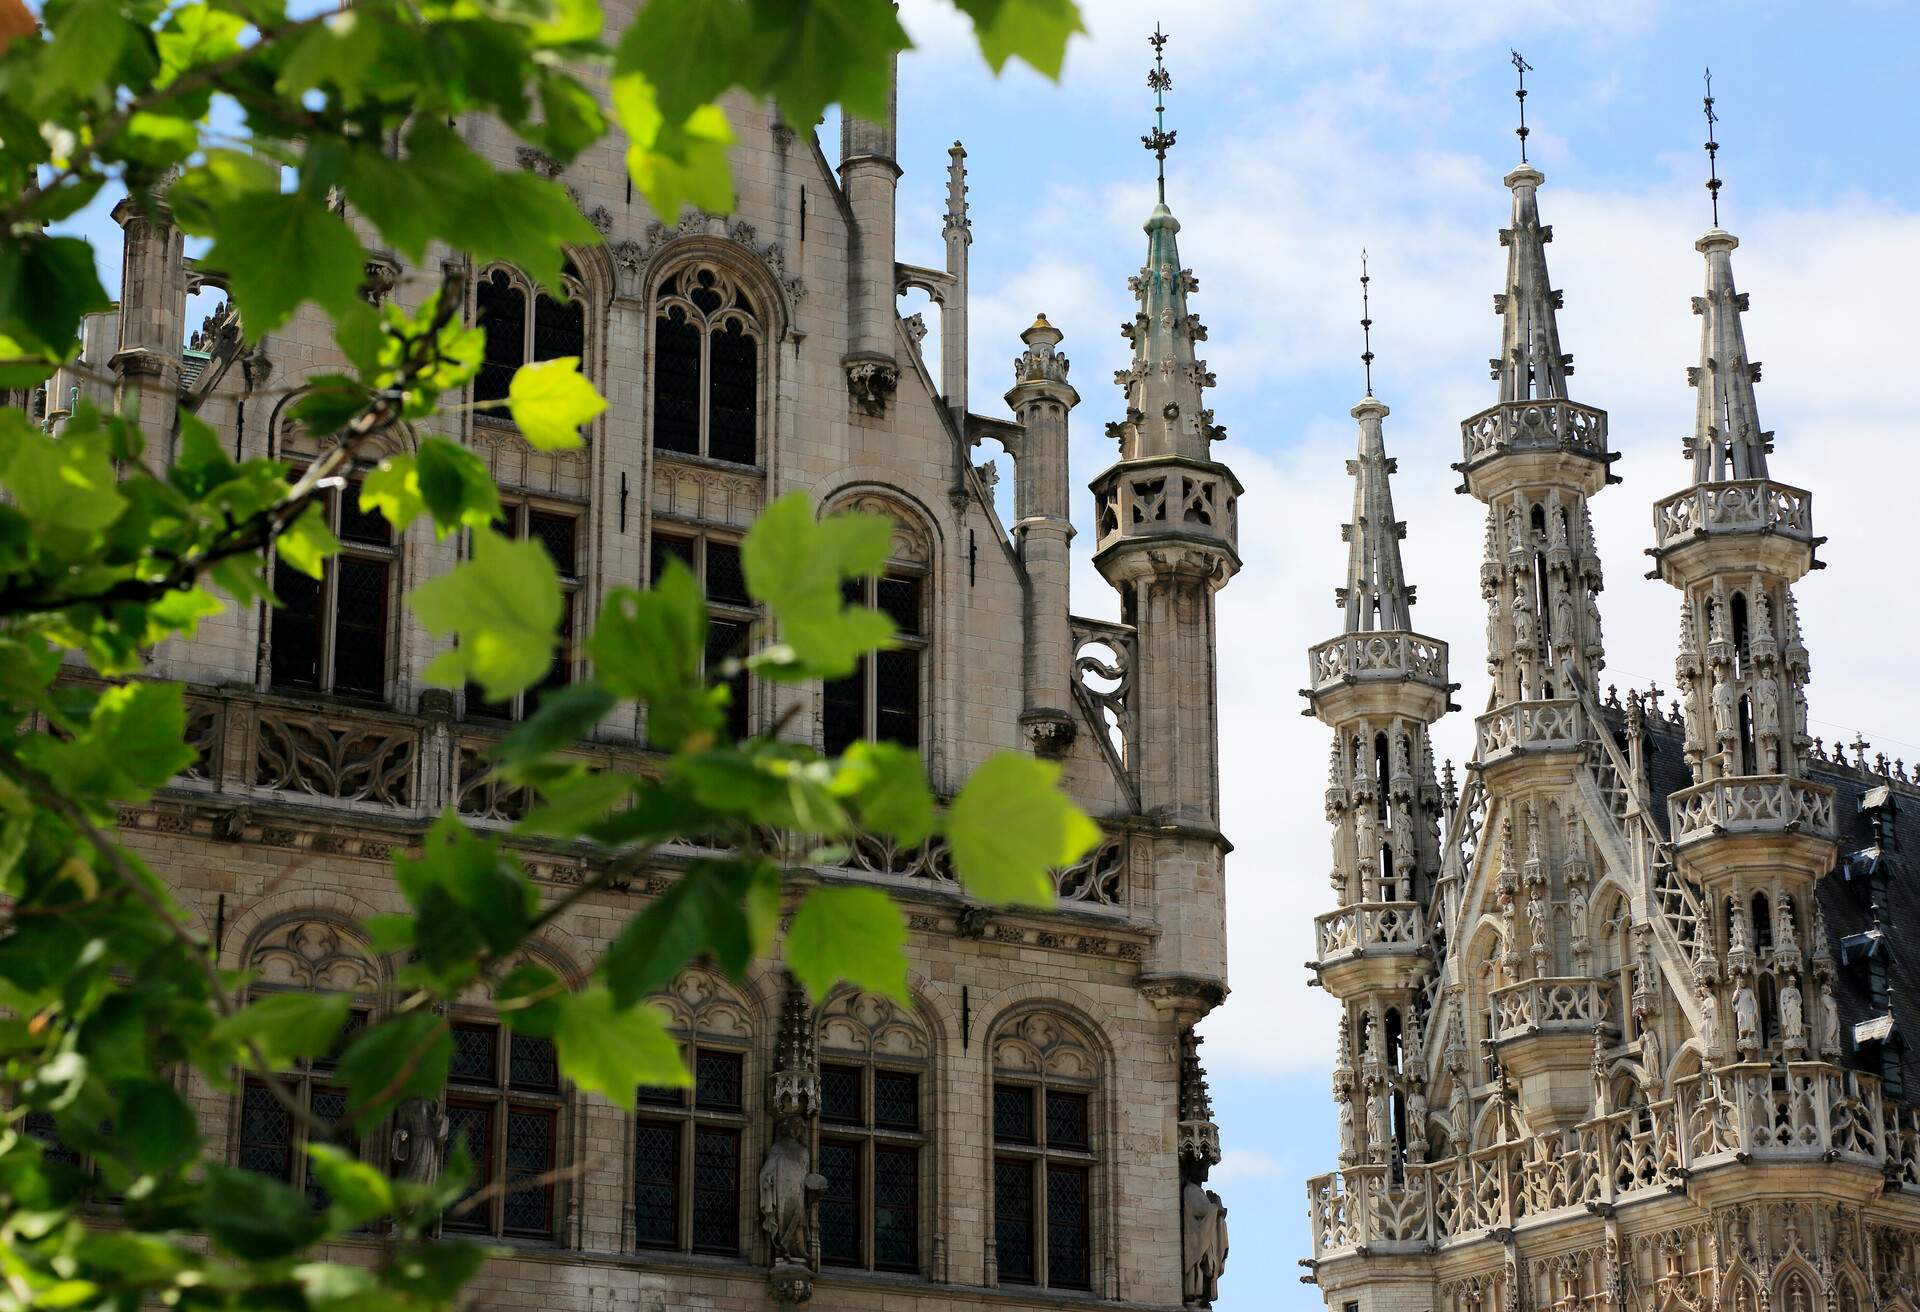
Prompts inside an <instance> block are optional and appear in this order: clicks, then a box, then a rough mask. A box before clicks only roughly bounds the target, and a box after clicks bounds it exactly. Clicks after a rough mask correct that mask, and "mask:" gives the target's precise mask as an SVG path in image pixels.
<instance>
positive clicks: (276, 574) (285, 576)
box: [269, 561, 320, 689]
mask: <svg viewBox="0 0 1920 1312" xmlns="http://www.w3.org/2000/svg"><path fill="white" fill-rule="evenodd" d="M273 592H274V595H275V596H277V597H279V598H280V606H279V607H278V608H277V609H276V610H275V611H274V612H273V619H272V620H271V621H270V623H271V625H272V630H271V636H270V638H269V641H271V643H272V644H273V656H272V665H273V669H272V673H271V675H270V678H271V679H272V682H273V686H274V687H275V688H307V689H317V688H319V686H320V581H319V580H318V579H310V578H308V577H307V576H306V575H305V574H302V573H301V572H300V571H299V570H297V569H294V568H293V567H292V566H290V565H288V564H287V563H286V562H285V561H279V562H276V563H275V565H274V567H273Z"/></svg>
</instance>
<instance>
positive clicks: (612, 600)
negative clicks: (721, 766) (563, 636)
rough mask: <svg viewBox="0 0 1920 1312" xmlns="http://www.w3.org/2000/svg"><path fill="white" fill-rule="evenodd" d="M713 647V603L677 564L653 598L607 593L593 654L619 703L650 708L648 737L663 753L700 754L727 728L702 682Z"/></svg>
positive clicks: (630, 591)
mask: <svg viewBox="0 0 1920 1312" xmlns="http://www.w3.org/2000/svg"><path fill="white" fill-rule="evenodd" d="M706 642H707V603H706V599H705V598H704V597H702V596H701V594H700V585H699V584H698V583H697V582H696V581H695V580H694V577H693V574H692V572H691V571H690V570H688V569H687V567H686V566H685V565H684V564H682V563H681V562H680V561H678V560H672V561H669V562H668V563H667V568H666V570H665V571H664V572H663V573H662V574H661V576H660V578H659V580H658V581H657V582H656V583H655V584H654V585H653V587H652V588H651V589H649V590H648V591H646V592H635V591H634V590H633V589H631V588H616V589H614V590H613V591H612V592H610V593H608V594H607V600H606V603H605V605H604V606H602V608H601V611H600V621H599V623H598V624H597V625H596V626H595V627H594V631H593V637H592V638H590V639H589V640H588V642H587V654H588V655H589V656H591V657H592V658H593V663H594V670H595V672H596V674H597V675H598V677H599V679H600V681H601V683H603V684H605V685H606V687H607V688H608V689H609V690H611V691H612V692H613V693H614V694H615V695H616V696H620V697H638V698H640V699H642V700H643V701H645V702H646V703H647V735H648V737H649V738H650V739H651V740H652V741H653V743H654V744H655V745H656V746H659V747H662V748H665V749H667V750H669V751H674V750H678V749H679V748H681V747H682V746H691V747H693V748H694V749H696V750H698V749H699V748H701V747H704V746H706V745H708V744H710V743H711V742H712V741H713V739H714V737H715V735H717V734H718V733H719V731H720V728H721V726H722V724H723V723H724V720H723V719H722V716H721V713H720V707H719V703H718V701H717V700H716V696H715V693H714V692H713V691H712V690H710V689H708V688H707V687H706V686H705V684H704V683H703V682H702V680H701V677H700V661H701V657H702V654H703V653H704V652H705V650H706Z"/></svg>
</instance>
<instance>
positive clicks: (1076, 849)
mask: <svg viewBox="0 0 1920 1312" xmlns="http://www.w3.org/2000/svg"><path fill="white" fill-rule="evenodd" d="M1059 782H1060V767H1059V766H1057V765H1054V764H1052V763H1051V762H1047V761H1036V760H1034V759H1033V758H1032V757H1029V756H1020V755H1017V754H1015V753H1012V752H1001V753H998V754H997V755H994V756H990V757H988V758H987V760H986V761H985V762H984V763H983V764H982V765H981V766H980V768H979V769H977V770H975V771H974V772H973V777H972V778H970V779H968V780H967V784H966V787H964V788H962V789H961V790H960V795H959V796H958V797H956V798H955V799H954V800H953V806H952V808H951V809H949V810H948V812H947V846H948V848H949V849H950V850H951V851H952V853H953V863H954V866H955V868H956V869H957V870H958V871H959V874H960V882H961V883H962V884H963V885H965V887H966V890H967V891H968V892H969V893H972V894H973V895H974V896H975V897H977V898H979V899H981V900H982V901H983V902H992V903H996V904H1005V903H1024V904H1026V905H1029V906H1049V905H1051V904H1052V902H1053V879H1052V875H1051V871H1052V870H1053V869H1055V868H1056V867H1059V866H1070V865H1072V864H1073V863H1074V862H1076V861H1078V860H1079V859H1080V858H1081V857H1083V856H1085V855H1086V854H1087V853H1088V852H1089V851H1090V850H1092V848H1093V845H1094V844H1095V843H1097V842H1099V841H1100V827H1099V826H1098V825H1096V824H1094V823H1093V821H1091V820H1089V819H1088V818H1087V817H1086V815H1085V814H1084V813H1083V812H1082V811H1081V810H1080V808H1078V807H1077V806H1075V805H1074V804H1073V803H1072V801H1070V800H1069V799H1068V797H1067V795H1066V794H1065V793H1063V792H1061V791H1060V789H1059V786H1058V785H1059Z"/></svg>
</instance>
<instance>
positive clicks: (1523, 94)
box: [1507, 50, 1533, 164]
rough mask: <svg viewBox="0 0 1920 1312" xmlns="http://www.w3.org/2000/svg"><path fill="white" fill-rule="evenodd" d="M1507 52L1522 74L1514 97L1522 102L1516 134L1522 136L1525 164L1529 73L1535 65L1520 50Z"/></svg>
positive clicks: (1521, 155) (1521, 150)
mask: <svg viewBox="0 0 1920 1312" xmlns="http://www.w3.org/2000/svg"><path fill="white" fill-rule="evenodd" d="M1507 53H1508V54H1510V55H1512V56H1513V71H1514V72H1515V73H1518V74H1519V75H1520V88H1519V90H1517V91H1515V92H1514V93H1513V98H1514V99H1515V100H1518V101H1519V102H1520V126H1519V128H1518V129H1517V130H1516V131H1515V132H1514V135H1515V136H1516V137H1519V138H1520V162H1521V163H1522V164H1525V163H1526V162H1527V74H1529V73H1531V72H1533V65H1532V64H1529V63H1528V62H1527V61H1526V60H1525V59H1522V58H1521V57H1520V52H1519V51H1518V50H1509V51H1508V52H1507Z"/></svg>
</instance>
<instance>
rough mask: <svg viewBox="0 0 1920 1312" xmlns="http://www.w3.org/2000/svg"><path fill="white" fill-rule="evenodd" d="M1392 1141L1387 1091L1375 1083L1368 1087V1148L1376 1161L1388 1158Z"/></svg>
mask: <svg viewBox="0 0 1920 1312" xmlns="http://www.w3.org/2000/svg"><path fill="white" fill-rule="evenodd" d="M1392 1141H1393V1136H1392V1134H1391V1132H1390V1131H1389V1130H1388V1129H1387V1091H1386V1090H1385V1089H1384V1088H1383V1087H1382V1086H1381V1085H1379V1084H1378V1083H1375V1084H1373V1085H1371V1086H1370V1087H1369V1088H1368V1089H1367V1149H1368V1151H1369V1152H1370V1153H1371V1154H1372V1156H1373V1160H1374V1161H1375V1162H1384V1161H1386V1160H1387V1149H1388V1148H1389V1147H1391V1146H1392Z"/></svg>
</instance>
